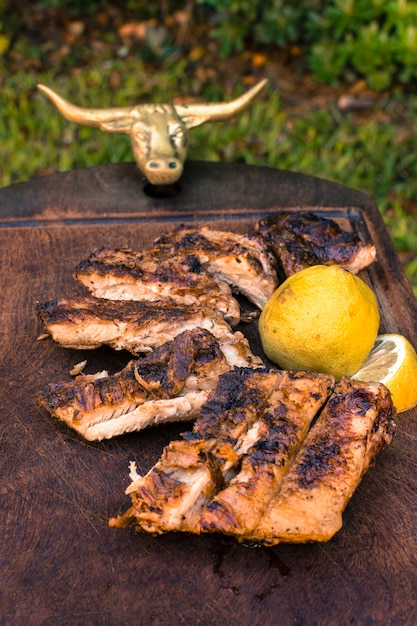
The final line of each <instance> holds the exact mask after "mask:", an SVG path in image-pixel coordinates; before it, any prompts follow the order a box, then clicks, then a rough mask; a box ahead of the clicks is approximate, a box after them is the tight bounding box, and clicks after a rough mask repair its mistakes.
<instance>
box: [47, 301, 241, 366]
mask: <svg viewBox="0 0 417 626" xmlns="http://www.w3.org/2000/svg"><path fill="white" fill-rule="evenodd" d="M38 315H39V318H40V319H41V321H42V323H43V326H44V328H45V330H46V331H47V332H48V333H50V335H51V336H52V338H53V340H54V341H56V342H57V343H59V344H60V345H61V346H63V347H65V348H74V349H78V350H90V349H94V348H98V347H99V346H101V345H103V344H106V345H109V346H111V347H112V348H114V349H116V350H128V351H129V352H131V353H132V354H135V355H138V354H140V353H142V352H149V351H151V350H153V349H155V348H156V347H157V346H159V345H161V344H163V343H165V342H166V341H170V340H171V339H173V338H174V337H175V336H176V335H178V334H179V333H181V332H183V331H184V330H190V329H192V328H203V329H206V330H209V331H210V332H211V333H212V334H213V335H214V336H215V337H216V338H217V339H218V340H219V341H221V342H222V343H224V344H226V343H232V344H235V343H236V337H235V335H234V333H233V331H232V329H231V328H230V326H229V324H228V323H227V322H226V321H225V320H224V318H223V316H222V314H221V313H220V312H219V311H215V310H214V309H209V308H207V307H203V306H197V305H188V306H185V305H183V304H178V303H177V302H174V301H172V300H165V301H162V300H159V301H155V302H148V301H133V300H106V299H103V298H95V297H94V296H87V297H75V298H59V299H55V300H51V301H49V302H40V303H39V304H38ZM239 344H240V346H241V349H242V350H243V352H242V356H244V358H245V361H244V362H242V363H241V364H246V363H247V361H246V358H250V351H249V345H248V344H247V342H245V340H244V339H243V338H242V337H240V336H239ZM246 348H247V349H246Z"/></svg>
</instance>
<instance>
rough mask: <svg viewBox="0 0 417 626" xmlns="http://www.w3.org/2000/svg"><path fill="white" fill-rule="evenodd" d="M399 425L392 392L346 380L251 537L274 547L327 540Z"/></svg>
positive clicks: (336, 529)
mask: <svg viewBox="0 0 417 626" xmlns="http://www.w3.org/2000/svg"><path fill="white" fill-rule="evenodd" d="M394 429H395V424H394V421H393V408H392V402H391V398H390V394H389V391H388V389H387V388H386V387H385V386H384V385H381V384H379V383H361V382H359V381H356V380H355V381H353V380H349V379H344V380H342V381H341V382H340V383H339V384H338V386H337V387H336V389H335V393H334V395H333V396H332V397H331V398H330V400H329V402H328V404H327V406H326V407H325V409H324V411H323V413H322V415H321V416H320V419H319V420H318V421H317V423H316V424H315V425H314V426H313V428H312V429H311V431H310V432H309V434H308V435H307V437H306V439H305V441H304V444H303V447H302V448H301V450H300V452H299V454H298V455H297V457H296V459H295V461H294V463H293V464H292V466H291V467H290V470H289V472H288V473H287V475H286V476H285V478H284V480H283V482H282V485H281V489H280V490H279V491H278V493H275V494H274V497H273V498H272V500H271V501H270V503H269V505H268V507H267V510H266V511H265V514H264V516H263V517H262V519H261V521H260V523H259V525H258V527H257V528H256V530H254V531H252V533H249V535H248V536H249V537H250V538H252V539H254V540H256V541H261V542H262V543H266V544H269V545H273V544H277V543H279V542H282V541H285V542H306V541H328V540H329V539H330V538H331V537H333V535H334V534H335V533H336V532H337V531H338V530H339V529H340V528H341V526H342V513H343V511H344V509H345V507H346V505H347V503H348V501H349V500H350V498H351V496H352V494H353V492H354V491H355V489H356V487H357V486H358V484H359V482H360V480H361V478H362V476H363V475H364V474H365V473H366V471H367V470H368V468H369V466H370V464H371V463H372V462H373V460H374V459H375V457H376V455H377V454H378V452H379V451H380V450H381V449H382V448H384V447H385V446H386V445H388V444H389V443H391V441H392V437H393V434H394Z"/></svg>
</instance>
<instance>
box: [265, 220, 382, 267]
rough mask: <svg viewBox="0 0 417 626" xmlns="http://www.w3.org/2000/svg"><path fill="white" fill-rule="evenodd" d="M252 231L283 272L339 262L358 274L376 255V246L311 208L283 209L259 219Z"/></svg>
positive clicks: (337, 263)
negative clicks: (265, 245)
mask: <svg viewBox="0 0 417 626" xmlns="http://www.w3.org/2000/svg"><path fill="white" fill-rule="evenodd" d="M254 234H255V235H256V236H258V237H260V238H261V239H262V240H263V241H264V242H266V243H267V244H268V245H269V246H270V248H271V250H272V252H273V253H274V254H275V255H276V257H277V258H278V259H279V261H280V263H281V265H282V269H283V272H284V274H285V276H290V275H291V274H294V273H295V272H298V271H300V270H302V269H303V268H305V267H308V266H309V265H320V264H322V265H341V266H343V267H346V268H347V269H348V270H350V271H351V272H352V273H354V274H357V273H358V272H359V271H360V270H362V269H364V268H365V267H367V266H368V265H370V264H371V263H373V261H375V258H376V249H375V247H374V246H373V245H371V244H364V243H363V242H362V241H361V240H360V238H359V237H358V235H356V234H355V233H353V232H347V231H344V230H343V229H342V228H340V226H339V225H338V224H337V222H335V221H334V220H332V219H329V218H326V217H320V216H317V215H315V214H314V213H312V212H301V211H300V212H294V213H292V212H282V213H276V214H274V215H271V216H269V217H266V218H265V219H263V220H260V221H259V222H258V224H257V225H256V227H255V232H254Z"/></svg>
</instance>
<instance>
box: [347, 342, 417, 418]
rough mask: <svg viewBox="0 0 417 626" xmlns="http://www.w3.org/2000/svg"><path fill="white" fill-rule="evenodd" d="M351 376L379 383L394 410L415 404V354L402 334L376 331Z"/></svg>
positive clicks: (416, 385) (401, 409) (416, 391)
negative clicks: (359, 364) (387, 391)
mask: <svg viewBox="0 0 417 626" xmlns="http://www.w3.org/2000/svg"><path fill="white" fill-rule="evenodd" d="M352 378H354V379H357V380H363V381H374V382H380V383H383V384H384V385H385V386H386V387H388V389H389V390H390V392H391V397H392V402H393V404H394V406H395V408H396V409H397V412H398V413H402V412H403V411H407V410H408V409H412V408H413V407H415V406H416V405H417V354H416V351H415V349H414V347H413V346H412V344H411V343H410V342H409V341H408V339H406V337H404V336H403V335H397V334H393V333H391V334H389V333H386V334H382V335H378V336H377V338H376V340H375V345H374V347H373V348H372V350H371V352H370V354H369V356H368V358H367V359H366V361H365V363H364V364H363V366H362V367H361V369H360V370H359V371H358V372H356V373H355V374H354V375H353V376H352Z"/></svg>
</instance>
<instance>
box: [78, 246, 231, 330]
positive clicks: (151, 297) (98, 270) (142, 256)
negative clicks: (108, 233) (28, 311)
mask: <svg viewBox="0 0 417 626" xmlns="http://www.w3.org/2000/svg"><path fill="white" fill-rule="evenodd" d="M75 276H76V278H77V280H78V281H79V282H80V283H82V284H83V285H84V286H85V287H87V289H88V290H89V291H90V292H91V293H92V294H93V295H94V296H96V297H99V298H106V299H109V300H147V301H155V300H165V299H170V300H173V301H175V302H177V303H178V304H181V305H184V306H189V305H199V306H204V307H210V308H212V309H217V310H218V311H220V312H221V313H222V314H223V316H224V318H225V320H226V321H227V322H228V323H230V324H232V325H236V324H237V323H238V322H239V319H240V307H239V304H238V302H237V300H236V299H235V298H234V297H233V295H232V292H231V289H230V286H229V285H228V284H227V283H225V282H224V281H221V280H218V279H216V278H214V277H213V276H211V275H210V274H209V273H208V272H206V270H205V269H204V267H203V266H202V264H201V262H200V261H199V259H198V256H196V255H193V254H185V255H176V256H172V255H171V254H170V253H169V251H163V250H159V249H157V248H152V249H150V250H145V251H143V252H138V251H135V250H132V249H130V248H116V249H110V248H101V249H100V250H97V251H96V252H94V253H93V254H92V255H91V256H90V257H89V258H88V259H86V260H84V261H81V263H80V264H79V265H78V267H77V268H76V272H75Z"/></svg>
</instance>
